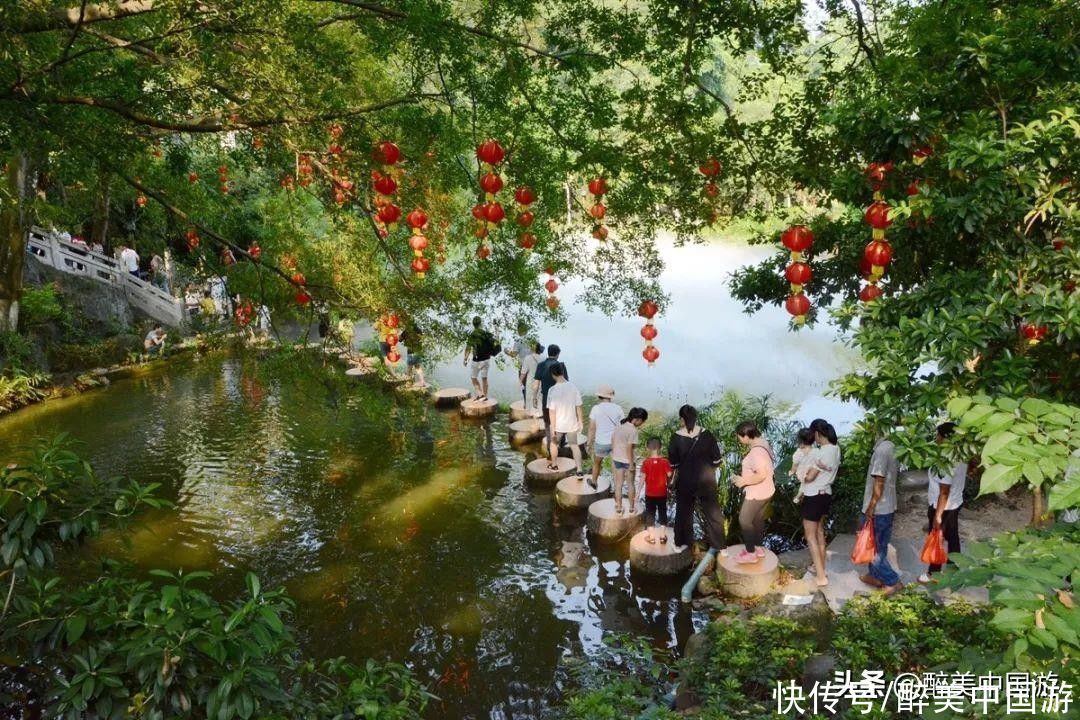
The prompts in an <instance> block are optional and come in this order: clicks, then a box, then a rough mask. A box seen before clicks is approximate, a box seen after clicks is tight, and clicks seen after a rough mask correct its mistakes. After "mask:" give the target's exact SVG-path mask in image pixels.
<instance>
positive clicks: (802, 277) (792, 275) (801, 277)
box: [784, 262, 814, 285]
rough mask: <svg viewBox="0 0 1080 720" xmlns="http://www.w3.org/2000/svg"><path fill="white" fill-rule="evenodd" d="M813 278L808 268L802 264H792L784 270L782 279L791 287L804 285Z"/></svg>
mask: <svg viewBox="0 0 1080 720" xmlns="http://www.w3.org/2000/svg"><path fill="white" fill-rule="evenodd" d="M813 276H814V273H813V271H812V270H810V266H809V265H807V264H806V263H804V262H793V263H791V264H790V265H788V266H787V269H786V270H784V277H786V278H787V281H788V282H789V283H791V284H792V285H805V284H806V283H808V282H810V278H812V277H813Z"/></svg>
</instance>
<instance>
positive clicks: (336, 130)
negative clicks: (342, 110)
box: [327, 123, 345, 140]
mask: <svg viewBox="0 0 1080 720" xmlns="http://www.w3.org/2000/svg"><path fill="white" fill-rule="evenodd" d="M327 130H328V131H329V132H330V137H332V138H334V139H335V140H337V139H338V138H340V137H341V134H342V133H344V132H345V129H344V128H342V127H341V125H339V124H338V123H332V124H331V125H330V127H328V128H327Z"/></svg>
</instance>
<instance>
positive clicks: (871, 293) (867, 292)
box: [859, 283, 883, 303]
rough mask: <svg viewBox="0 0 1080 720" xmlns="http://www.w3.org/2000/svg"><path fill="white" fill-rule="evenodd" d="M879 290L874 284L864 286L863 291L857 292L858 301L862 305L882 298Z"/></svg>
mask: <svg viewBox="0 0 1080 720" xmlns="http://www.w3.org/2000/svg"><path fill="white" fill-rule="evenodd" d="M882 294H883V293H882V292H881V288H880V287H878V286H877V284H876V283H870V284H868V285H864V286H863V289H862V290H860V291H859V299H860V300H862V301H863V302H864V303H869V302H874V301H875V300H877V299H878V298H879V297H881V296H882Z"/></svg>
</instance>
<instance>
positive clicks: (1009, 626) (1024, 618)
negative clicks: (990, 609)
mask: <svg viewBox="0 0 1080 720" xmlns="http://www.w3.org/2000/svg"><path fill="white" fill-rule="evenodd" d="M990 624H991V625H994V626H995V627H998V628H1000V629H1001V630H1003V631H1004V632H1007V633H1020V632H1023V631H1024V630H1027V629H1028V628H1031V627H1034V625H1035V615H1034V614H1033V613H1032V611H1031V610H1023V609H1020V608H1009V607H1006V608H1002V609H1001V610H998V611H997V613H996V614H995V615H994V617H993V618H992V619H991V620H990Z"/></svg>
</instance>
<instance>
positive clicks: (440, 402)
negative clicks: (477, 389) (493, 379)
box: [431, 388, 469, 407]
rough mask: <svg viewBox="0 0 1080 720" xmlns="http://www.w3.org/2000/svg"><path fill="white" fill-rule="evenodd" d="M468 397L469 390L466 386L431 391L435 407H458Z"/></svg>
mask: <svg viewBox="0 0 1080 720" xmlns="http://www.w3.org/2000/svg"><path fill="white" fill-rule="evenodd" d="M468 399H469V391H468V390H466V389H465V388H443V389H442V390H436V391H435V392H433V393H431V400H432V402H434V403H435V407H457V406H458V405H460V404H461V403H462V402H463V401H464V400H468Z"/></svg>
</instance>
